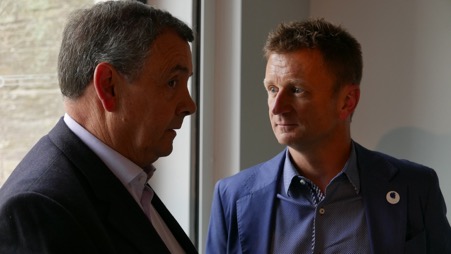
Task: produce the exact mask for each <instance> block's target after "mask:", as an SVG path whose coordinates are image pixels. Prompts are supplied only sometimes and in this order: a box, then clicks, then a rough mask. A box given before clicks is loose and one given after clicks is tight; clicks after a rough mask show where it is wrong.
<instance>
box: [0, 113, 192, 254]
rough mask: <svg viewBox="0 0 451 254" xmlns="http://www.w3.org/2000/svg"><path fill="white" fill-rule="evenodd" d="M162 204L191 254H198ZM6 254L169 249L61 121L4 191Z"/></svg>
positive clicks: (0, 229)
mask: <svg viewBox="0 0 451 254" xmlns="http://www.w3.org/2000/svg"><path fill="white" fill-rule="evenodd" d="M159 206H160V207H161V209H162V211H160V215H161V217H162V218H163V220H164V221H165V222H166V224H167V225H168V227H169V229H170V230H171V231H172V233H173V234H174V236H175V238H176V239H177V240H178V241H179V243H180V245H181V246H182V248H184V249H185V251H186V253H197V251H196V249H195V247H194V246H193V244H192V243H191V241H190V239H189V238H188V237H187V236H186V234H185V233H184V231H183V229H182V228H181V227H180V226H179V224H178V223H177V221H176V220H175V219H174V218H173V217H172V215H171V213H170V212H169V211H168V210H167V209H166V208H165V207H164V205H163V204H162V203H161V202H160V203H159ZM0 253H15V254H17V253H74V254H75V253H105V254H106V253H108V254H112V253H118V254H123V253H169V251H168V249H167V248H166V246H165V244H164V243H163V241H162V240H161V238H160V237H159V235H158V233H157V232H156V231H155V229H154V228H153V226H152V224H151V223H150V222H149V220H148V218H147V217H146V215H145V214H144V212H143V211H142V209H141V208H140V206H139V205H138V204H137V203H136V201H135V200H134V199H133V197H132V196H131V195H130V194H129V192H128V191H127V189H126V188H125V187H124V186H123V185H122V183H121V182H120V181H119V180H118V179H117V178H116V177H115V176H114V174H113V173H112V172H111V171H110V170H109V169H108V168H107V167H106V165H105V164H104V163H103V162H102V161H101V160H100V159H99V158H98V157H97V156H96V155H95V154H94V153H93V152H92V151H91V150H90V149H89V148H88V147H87V146H86V145H85V144H84V143H83V142H82V141H81V140H80V139H79V138H78V137H77V136H76V135H75V134H74V133H73V132H72V131H71V130H70V129H69V128H68V127H67V126H66V124H65V123H64V121H63V120H62V119H61V120H60V121H59V122H58V123H57V125H56V126H55V127H54V128H53V129H52V130H51V131H50V133H49V134H48V135H46V136H44V137H43V138H42V139H41V140H40V141H39V142H38V143H37V144H36V145H35V146H34V147H33V148H32V149H31V150H30V152H29V153H28V154H27V155H26V156H25V158H24V159H23V160H22V161H21V163H20V164H19V165H18V166H17V168H16V169H15V170H14V172H13V173H12V174H11V176H10V177H9V178H8V180H7V181H6V183H5V184H4V185H3V186H2V188H1V189H0Z"/></svg>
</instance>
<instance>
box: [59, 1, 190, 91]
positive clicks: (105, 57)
mask: <svg viewBox="0 0 451 254" xmlns="http://www.w3.org/2000/svg"><path fill="white" fill-rule="evenodd" d="M166 29H170V30H174V31H175V32H176V33H177V34H178V35H179V36H180V37H181V38H182V39H184V40H186V41H188V42H192V41H193V40H194V35H193V31H192V30H191V28H189V27H188V26H187V25H186V24H185V23H184V22H182V21H180V20H179V19H177V18H175V17H173V16H172V15H171V14H170V13H169V12H166V11H163V10H159V9H156V8H153V7H150V6H148V5H145V4H142V3H140V2H137V1H107V2H101V3H98V4H96V5H94V6H93V7H92V8H90V9H81V10H77V11H75V12H73V13H72V14H71V16H70V18H69V21H68V23H67V24H66V27H65V29H64V32H63V39H62V43H61V48H60V52H59V56H58V79H59V85H60V89H61V93H62V94H63V95H64V96H66V97H68V98H71V99H75V98H78V97H80V96H81V95H82V94H83V92H84V90H85V88H86V87H87V86H88V85H89V83H90V82H91V81H92V78H93V76H94V70H95V68H96V66H97V65H98V64H99V63H102V62H107V63H109V64H111V65H112V66H114V68H116V70H117V71H118V72H119V73H121V74H122V75H124V76H125V77H126V78H127V80H129V81H133V80H134V79H135V78H136V77H137V76H138V74H139V73H140V72H141V70H142V68H143V65H144V62H145V60H146V58H147V56H148V55H149V53H150V47H151V45H152V43H153V41H154V40H155V39H156V38H157V36H158V35H159V34H160V33H161V32H162V31H163V30H166Z"/></svg>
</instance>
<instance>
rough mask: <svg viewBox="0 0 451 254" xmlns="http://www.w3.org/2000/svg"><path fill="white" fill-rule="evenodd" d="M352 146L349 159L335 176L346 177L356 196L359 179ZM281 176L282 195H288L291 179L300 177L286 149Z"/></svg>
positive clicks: (358, 190)
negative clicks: (342, 175) (343, 175)
mask: <svg viewBox="0 0 451 254" xmlns="http://www.w3.org/2000/svg"><path fill="white" fill-rule="evenodd" d="M354 146H355V144H354V142H352V144H351V153H350V155H349V158H348V160H347V161H346V163H345V165H344V167H343V169H342V170H341V172H340V173H339V174H338V175H337V176H339V175H341V174H345V175H346V177H347V178H348V180H349V182H350V183H351V184H352V185H353V186H354V189H355V191H356V193H357V194H358V193H359V192H360V178H359V171H358V169H357V156H356V152H355V147H354ZM282 174H283V176H282V177H283V182H282V184H283V186H282V190H283V191H284V194H286V195H288V190H289V188H290V184H291V181H292V179H293V177H295V176H300V175H299V173H298V171H297V170H296V167H295V166H294V165H293V162H292V160H291V156H290V153H289V151H288V149H286V153H285V163H284V165H283V173H282ZM337 176H335V177H334V179H335V178H336V177H337ZM301 177H302V176H301Z"/></svg>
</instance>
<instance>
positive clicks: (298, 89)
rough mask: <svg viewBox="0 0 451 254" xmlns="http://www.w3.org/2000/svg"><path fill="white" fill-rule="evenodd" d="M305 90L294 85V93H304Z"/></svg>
mask: <svg viewBox="0 0 451 254" xmlns="http://www.w3.org/2000/svg"><path fill="white" fill-rule="evenodd" d="M303 91H304V90H303V89H302V88H299V87H293V93H302V92H303Z"/></svg>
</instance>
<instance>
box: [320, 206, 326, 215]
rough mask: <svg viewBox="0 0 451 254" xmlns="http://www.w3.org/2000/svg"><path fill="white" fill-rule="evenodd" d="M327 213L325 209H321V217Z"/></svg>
mask: <svg viewBox="0 0 451 254" xmlns="http://www.w3.org/2000/svg"><path fill="white" fill-rule="evenodd" d="M325 213H326V209H324V208H322V207H321V208H320V209H319V214H321V215H323V214H325Z"/></svg>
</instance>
